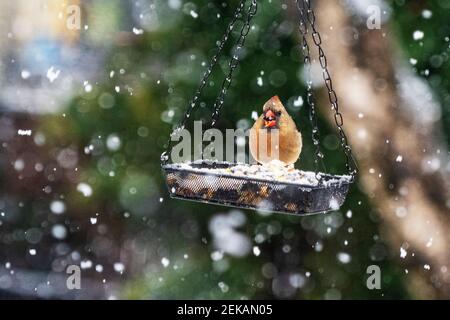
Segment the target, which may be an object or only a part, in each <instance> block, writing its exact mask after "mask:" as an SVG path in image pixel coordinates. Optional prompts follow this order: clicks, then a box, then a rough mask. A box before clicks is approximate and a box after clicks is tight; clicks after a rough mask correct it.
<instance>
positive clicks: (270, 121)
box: [264, 110, 277, 128]
mask: <svg viewBox="0 0 450 320" xmlns="http://www.w3.org/2000/svg"><path fill="white" fill-rule="evenodd" d="M276 125H277V117H276V116H275V113H273V111H272V110H267V111H266V113H265V114H264V127H266V128H272V127H275V126H276Z"/></svg>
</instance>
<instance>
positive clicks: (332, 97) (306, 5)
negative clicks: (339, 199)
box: [301, 0, 358, 178]
mask: <svg viewBox="0 0 450 320" xmlns="http://www.w3.org/2000/svg"><path fill="white" fill-rule="evenodd" d="M301 1H302V3H303V9H304V10H303V12H304V14H303V16H304V17H306V18H307V20H308V22H309V24H310V25H311V31H312V33H311V36H312V39H313V41H314V44H315V45H316V47H317V48H318V50H319V62H320V66H321V67H322V74H323V80H324V81H325V86H326V88H327V90H328V98H329V101H330V104H331V108H332V109H333V110H334V121H335V123H336V126H337V128H338V132H339V137H340V140H341V147H342V150H343V151H344V154H345V158H346V164H345V165H346V167H347V171H348V173H349V174H350V175H351V176H352V177H353V178H355V176H356V174H357V173H358V167H357V164H356V161H355V158H354V157H353V154H352V149H351V147H350V146H349V144H348V139H347V135H346V134H345V132H344V128H343V126H344V118H343V117H342V113H341V112H340V111H339V104H338V98H337V95H336V92H335V91H334V89H333V83H332V80H331V76H330V73H329V71H328V61H327V57H326V56H325V52H324V50H323V48H322V38H321V37H320V33H319V32H318V31H317V28H316V16H315V13H314V10H313V9H312V8H311V1H310V0H301Z"/></svg>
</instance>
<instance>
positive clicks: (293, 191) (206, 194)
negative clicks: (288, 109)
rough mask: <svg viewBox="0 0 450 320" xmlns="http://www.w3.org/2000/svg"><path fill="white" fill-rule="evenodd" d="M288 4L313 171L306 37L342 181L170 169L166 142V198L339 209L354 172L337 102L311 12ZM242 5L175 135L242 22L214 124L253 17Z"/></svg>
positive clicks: (288, 209)
mask: <svg viewBox="0 0 450 320" xmlns="http://www.w3.org/2000/svg"><path fill="white" fill-rule="evenodd" d="M292 1H295V3H296V7H297V9H298V13H299V21H300V22H299V31H300V35H301V38H302V44H301V49H302V53H303V57H304V64H305V67H306V68H307V71H308V74H309V77H310V78H309V79H308V81H307V102H308V105H309V107H310V108H309V119H310V121H311V124H312V127H313V132H312V135H311V136H312V140H313V145H314V146H315V148H316V150H315V164H316V172H317V171H318V165H319V164H320V163H321V164H322V165H323V156H322V152H321V150H320V143H319V139H320V136H319V130H318V126H317V117H316V111H315V99H314V94H313V90H312V82H311V58H310V47H309V44H308V39H307V37H308V35H309V33H310V36H311V38H312V40H313V42H314V44H315V46H316V47H317V48H318V53H319V62H320V65H321V67H322V70H323V78H324V81H325V85H326V87H327V89H328V96H329V100H330V104H331V108H332V109H333V110H334V119H335V122H336V126H337V128H338V133H339V137H340V142H341V147H342V150H343V153H344V154H345V157H346V168H347V170H348V175H331V174H325V173H318V172H317V173H306V172H305V173H302V174H305V175H308V174H309V176H311V174H312V175H313V176H314V179H312V181H313V182H312V183H311V182H309V181H308V183H305V182H304V181H279V180H276V179H267V178H259V177H253V176H246V175H239V174H235V173H233V170H232V169H233V168H234V167H235V166H236V164H234V163H226V162H213V161H208V160H197V161H195V162H193V163H190V164H184V163H172V164H171V163H169V158H170V157H169V152H170V150H171V145H172V140H171V138H170V137H169V141H168V143H167V150H166V151H165V152H164V153H163V154H162V155H161V166H162V169H163V172H164V174H165V177H166V184H167V187H168V189H169V193H170V196H171V197H172V198H177V199H183V200H192V201H198V202H203V203H210V204H219V205H225V206H232V207H238V208H245V209H255V210H261V211H273V212H282V213H290V214H313V213H320V212H328V211H332V210H337V209H339V207H340V206H341V205H342V204H343V203H344V201H345V198H346V195H347V192H348V190H349V187H350V184H351V183H352V182H354V180H355V177H356V174H357V166H356V163H355V160H354V158H353V156H352V152H351V148H350V146H349V145H348V142H347V137H346V135H345V132H344V130H343V118H342V114H341V113H340V112H339V106H338V101H337V96H336V93H335V91H334V89H333V86H332V81H331V77H330V73H329V72H328V67H327V59H326V56H325V53H324V51H323V49H322V46H321V37H320V34H319V32H318V31H317V29H316V25H315V20H316V19H315V14H314V11H313V9H312V8H311V3H310V1H309V0H292ZM246 2H247V1H246V0H241V1H240V3H239V5H238V7H237V9H236V11H235V13H234V16H233V19H232V21H231V22H230V24H229V25H228V28H227V30H226V32H225V34H224V36H223V38H222V40H221V41H220V44H219V46H218V50H217V53H216V54H215V55H214V56H213V58H212V59H211V62H210V65H209V67H208V69H207V70H206V71H205V73H204V75H203V78H202V80H201V82H200V85H199V88H198V89H197V91H196V94H195V96H194V97H193V99H192V100H191V101H190V103H189V105H188V108H187V111H186V114H185V117H184V118H183V120H182V122H181V124H180V125H179V126H178V127H177V128H176V130H175V131H177V130H181V129H184V128H185V125H186V121H187V119H188V118H189V117H190V114H191V112H192V109H193V108H194V107H195V106H196V105H197V103H198V100H199V98H200V96H201V94H202V92H203V89H204V87H205V85H206V83H207V80H208V78H209V77H210V75H211V73H212V69H213V68H214V66H215V65H216V64H217V62H218V59H219V57H220V56H221V54H222V51H223V49H224V46H225V44H226V42H227V41H228V39H229V37H230V35H231V32H232V30H233V29H234V26H235V24H236V22H237V21H239V20H241V19H242V21H243V25H242V28H241V33H240V36H239V39H238V40H237V43H236V45H235V52H234V54H233V55H232V58H231V60H230V62H229V65H228V66H229V72H228V75H227V76H226V77H225V79H224V81H223V83H222V87H221V90H220V92H219V94H218V97H217V99H216V101H215V103H214V107H213V113H212V126H214V125H215V124H216V122H217V120H218V116H219V114H220V109H221V108H222V105H223V103H224V100H225V96H226V94H227V92H228V88H229V87H230V84H231V81H232V76H233V72H234V70H235V69H236V67H237V65H238V63H239V58H238V57H239V54H238V53H239V51H240V50H241V49H242V48H243V46H244V43H245V39H246V37H247V34H248V33H249V31H250V23H251V20H252V19H253V17H254V16H255V15H256V12H257V6H258V4H257V0H251V1H250V4H249V6H248V9H247V11H246V12H243V11H244V9H245V4H246ZM308 25H309V26H310V27H308ZM309 30H311V32H309ZM175 131H174V132H175ZM239 166H241V167H242V166H244V167H245V166H250V165H245V164H239ZM323 167H324V165H323Z"/></svg>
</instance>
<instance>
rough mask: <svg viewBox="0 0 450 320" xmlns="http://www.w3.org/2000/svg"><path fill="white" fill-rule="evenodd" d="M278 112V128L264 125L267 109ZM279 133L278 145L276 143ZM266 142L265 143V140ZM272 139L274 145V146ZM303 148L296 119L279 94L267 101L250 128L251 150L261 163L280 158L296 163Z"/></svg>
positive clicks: (285, 161) (286, 161)
mask: <svg viewBox="0 0 450 320" xmlns="http://www.w3.org/2000/svg"><path fill="white" fill-rule="evenodd" d="M269 109H270V110H272V111H274V112H278V113H279V114H280V115H279V117H278V118H277V129H278V130H275V129H267V128H265V127H264V114H265V112H266V111H267V110H269ZM277 133H278V142H279V143H278V146H277V145H276V144H275V141H276V134H277ZM263 139H265V140H266V144H265V145H264V140H263ZM272 140H274V145H273V146H272ZM301 150H302V136H301V134H300V132H299V131H298V130H297V127H296V125H295V122H294V120H292V118H291V116H290V115H289V113H288V112H287V111H286V109H285V108H284V106H283V104H282V103H281V101H280V99H279V98H278V96H275V97H273V98H271V99H270V100H269V101H267V102H266V104H265V105H264V108H263V115H261V116H260V117H259V118H258V119H257V120H256V122H255V124H254V125H253V127H252V129H251V130H250V152H251V154H252V156H253V158H254V159H255V160H256V161H258V162H259V163H262V164H265V163H269V162H270V161H272V160H280V161H283V162H284V163H286V164H293V163H295V162H296V161H297V160H298V158H299V157H300V153H301Z"/></svg>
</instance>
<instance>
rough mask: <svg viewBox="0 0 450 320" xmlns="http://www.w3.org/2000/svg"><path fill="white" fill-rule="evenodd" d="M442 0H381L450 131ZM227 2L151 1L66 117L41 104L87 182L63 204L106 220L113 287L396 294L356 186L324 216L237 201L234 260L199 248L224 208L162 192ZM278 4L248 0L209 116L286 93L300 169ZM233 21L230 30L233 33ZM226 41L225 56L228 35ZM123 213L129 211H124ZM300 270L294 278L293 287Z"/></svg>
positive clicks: (400, 293)
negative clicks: (238, 247) (112, 250)
mask: <svg viewBox="0 0 450 320" xmlns="http://www.w3.org/2000/svg"><path fill="white" fill-rule="evenodd" d="M169 2H170V1H169ZM444 2H445V1H444ZM444 2H443V1H432V2H426V1H392V8H393V10H394V11H393V17H392V20H391V24H392V26H393V27H394V30H395V33H396V34H395V37H396V38H397V39H398V42H399V43H400V44H401V48H402V49H403V50H404V51H405V52H406V55H407V56H410V57H414V58H416V59H418V63H417V65H416V66H415V68H416V70H417V72H419V73H422V72H423V70H427V69H428V70H430V73H429V74H427V75H424V78H426V79H427V80H429V83H430V84H431V85H432V87H433V89H434V90H435V93H436V96H437V97H438V98H439V99H440V101H441V103H442V104H443V105H444V106H445V108H443V118H444V120H445V121H444V123H445V126H446V130H447V132H449V130H450V127H449V125H450V124H449V111H448V107H449V104H450V96H449V95H448V92H447V91H448V85H449V81H450V79H449V76H448V75H449V74H450V72H449V69H448V68H449V64H448V63H446V61H447V60H448V46H449V42H448V38H447V39H446V37H447V36H448V35H449V26H448V17H449V16H448V10H442V9H441V8H442V6H443V4H442V3H444ZM236 4H237V1H227V2H222V1H200V0H193V1H190V2H188V3H187V2H183V3H182V4H181V7H180V8H179V9H176V10H175V9H171V8H170V7H169V6H168V2H167V1H158V0H156V1H154V5H155V12H156V13H157V14H158V21H159V24H158V25H156V26H155V25H152V24H150V27H149V28H153V29H152V30H153V31H151V32H145V33H144V34H143V35H135V34H133V33H131V32H129V33H128V34H127V35H125V36H123V37H125V40H124V39H120V40H121V41H119V40H117V39H116V41H114V42H113V45H112V47H110V48H108V52H110V54H109V56H108V57H107V59H105V62H104V67H103V72H102V74H99V76H98V83H95V85H94V86H93V90H92V91H90V92H81V93H80V95H79V96H78V97H77V98H76V99H74V100H73V101H72V102H71V104H70V106H68V109H67V112H66V117H65V118H63V117H61V116H60V115H58V116H49V117H48V118H47V119H46V120H45V121H44V122H43V124H42V127H41V130H42V131H43V132H45V134H46V136H47V137H48V139H50V140H54V141H50V142H49V144H52V143H53V144H55V145H76V146H77V148H78V149H79V152H80V154H82V159H81V167H80V168H79V170H80V172H79V175H80V177H79V179H80V181H87V182H88V183H89V184H90V185H91V186H92V188H93V190H94V193H93V196H92V197H91V198H89V199H88V200H85V199H81V197H79V195H78V194H77V193H76V191H70V190H67V193H68V196H67V199H68V200H67V201H68V206H69V208H71V209H69V211H70V210H71V211H72V212H78V213H77V214H80V215H83V214H85V215H86V219H87V218H88V217H89V216H90V215H92V213H93V212H94V211H95V212H100V213H101V214H103V215H107V216H108V217H111V219H116V220H118V222H117V223H118V224H119V225H120V227H119V228H118V229H117V230H116V231H115V232H116V234H115V236H114V238H115V239H114V241H115V242H116V243H117V245H118V246H121V250H122V251H125V252H128V253H126V254H125V256H126V257H128V258H129V259H128V260H127V261H124V262H125V264H126V265H127V271H126V272H125V274H124V275H123V276H122V277H121V278H120V279H124V280H126V285H125V288H124V290H123V296H124V297H128V298H272V297H275V298H305V299H309V298H318V299H322V298H346V299H350V298H358V299H365V298H407V297H408V296H409V295H408V293H407V292H406V290H405V288H404V273H405V272H404V270H403V268H402V267H401V265H399V263H398V252H390V251H389V250H388V248H387V247H386V245H385V244H384V243H383V241H382V240H381V239H380V236H379V235H378V222H379V221H378V220H377V215H376V213H375V212H374V211H373V209H372V208H371V206H370V204H369V203H368V201H367V199H366V197H365V196H364V194H363V193H362V192H361V191H360V190H359V189H358V187H357V186H355V187H353V189H352V190H351V193H350V197H349V198H348V201H347V202H346V204H345V205H344V207H343V208H342V209H341V210H340V211H338V212H334V213H331V214H329V215H318V216H311V217H302V218H300V217H293V216H285V215H270V216H262V215H259V214H257V213H255V212H252V211H248V212H245V214H246V217H247V223H246V224H245V227H244V228H243V229H242V232H244V233H245V234H247V235H248V236H249V237H250V238H251V239H252V242H253V245H255V246H258V247H259V249H260V250H261V254H260V255H259V256H255V255H253V254H252V253H250V254H249V255H248V256H247V257H244V258H233V257H231V256H227V255H226V254H225V256H224V257H223V258H222V259H220V260H217V261H214V259H212V258H211V254H212V253H213V252H214V250H215V249H214V245H213V243H212V237H211V234H210V232H209V231H208V222H209V221H210V218H211V217H213V216H214V215H216V214H217V213H220V212H222V213H223V212H227V211H229V209H227V208H223V207H216V206H211V205H201V204H197V203H186V202H180V201H178V200H170V199H169V198H168V197H167V192H166V190H165V186H164V182H163V177H162V174H161V170H160V163H159V156H160V154H161V152H162V151H163V146H164V144H165V143H166V140H167V137H168V135H169V133H170V131H171V129H172V127H173V125H174V124H176V123H177V122H178V121H179V119H180V118H181V117H182V115H183V113H184V111H185V109H186V106H187V104H188V100H189V99H190V97H191V96H192V94H193V92H194V91H195V89H196V85H197V84H198V81H199V79H200V77H201V74H202V73H203V71H204V70H205V66H204V62H207V61H208V60H209V57H211V56H212V54H213V53H214V52H215V50H216V47H215V42H216V41H217V40H218V39H220V37H221V35H222V34H223V32H224V30H225V27H226V24H227V23H228V21H230V19H231V15H232V12H233V11H234V8H235V5H236ZM424 8H426V9H429V10H431V11H432V13H433V17H432V19H428V20H424V19H421V18H420V15H421V12H422V10H423V9H424ZM109 10H110V11H108V12H109V14H111V15H112V16H115V17H116V18H115V19H116V20H117V21H122V23H123V24H124V25H123V26H121V28H124V29H125V28H127V30H126V31H130V30H129V25H130V24H129V12H127V11H125V10H123V8H122V7H121V6H120V5H117V6H116V7H113V8H110V9H109ZM87 11H89V10H88V9H87ZM192 12H195V13H197V14H198V18H196V19H195V18H194V17H193V15H192ZM286 15H287V13H286V11H285V10H284V9H283V8H282V6H281V5H280V2H279V1H271V2H270V1H264V3H263V4H262V5H260V7H259V14H258V15H257V18H256V21H255V28H254V29H252V31H251V33H250V36H249V39H248V42H247V43H246V49H245V54H244V56H243V58H242V63H241V65H240V67H239V68H238V70H237V72H236V73H235V78H234V80H233V84H232V87H231V90H230V94H229V96H228V98H227V100H226V102H225V105H224V108H223V110H222V117H221V121H220V124H219V127H220V128H222V129H223V128H234V127H236V126H238V125H239V126H244V127H245V126H247V127H248V126H249V125H251V123H252V120H251V113H252V111H258V112H259V111H260V109H261V107H262V105H263V103H264V102H265V101H266V100H267V99H268V98H270V97H271V96H273V95H275V94H277V95H279V96H280V97H282V100H283V101H287V105H288V107H289V109H290V110H291V112H292V114H293V115H294V117H295V118H296V121H297V123H298V126H299V128H301V130H302V131H303V132H304V135H305V140H307V141H305V142H306V146H305V149H304V152H303V154H302V157H301V161H300V164H299V167H302V168H305V167H306V168H312V161H311V158H312V153H311V144H310V142H309V141H308V140H309V136H310V130H311V128H310V125H309V122H308V120H307V107H306V106H302V107H301V108H296V107H294V105H293V101H294V100H296V99H297V97H298V96H303V97H305V88H304V85H303V82H302V81H301V79H300V74H301V71H302V64H301V58H300V52H299V47H298V46H297V44H298V38H297V29H296V25H295V24H294V23H293V22H292V21H290V20H287V19H286ZM415 29H421V30H423V31H424V32H425V35H426V37H425V39H424V41H423V45H420V44H419V43H418V42H413V41H412V40H411V39H412V33H413V32H414V30H415ZM237 33H238V30H234V32H233V34H234V37H233V40H235V39H236V35H237ZM85 41H89V39H85ZM226 52H227V54H226V57H229V54H230V52H231V47H228V48H227V50H226ZM329 54H332V53H329ZM226 66H227V61H226V59H225V58H224V59H222V60H221V61H220V68H218V70H216V72H215V73H214V74H213V76H212V78H211V81H210V84H209V86H208V88H207V90H206V91H205V95H204V98H203V99H202V101H201V102H202V103H201V106H200V107H199V108H198V111H197V112H196V113H195V115H193V116H192V118H194V119H200V118H202V119H204V120H205V121H206V122H207V121H208V119H209V114H210V112H211V105H212V103H213V101H214V98H215V95H216V94H217V91H218V88H219V85H220V84H221V81H222V80H221V79H222V78H223V74H224V70H225V69H226ZM112 72H114V74H113V73H112ZM258 77H261V78H262V81H263V85H262V86H259V85H258V81H257V78H258ZM322 120H323V119H321V121H320V123H321V124H320V127H321V131H322V146H323V149H324V152H325V156H326V163H327V166H328V167H329V169H330V171H332V172H342V170H343V168H344V166H343V157H342V155H341V153H340V152H339V151H338V150H339V149H338V140H337V139H336V137H335V135H334V128H331V127H329V126H328V125H327V124H326V123H325V121H322ZM113 136H117V137H119V139H120V145H121V146H120V148H119V149H118V150H117V151H116V150H111V149H108V147H107V141H108V137H110V138H111V137H113ZM447 137H448V136H447ZM90 145H92V146H93V150H92V151H91V152H88V154H86V153H85V152H84V149H85V148H86V147H87V148H89V146H90ZM71 190H74V188H72V189H71ZM71 192H72V193H71ZM348 212H351V213H352V214H351V218H349V217H350V213H348ZM127 213H129V215H130V217H129V218H127V219H125V218H123V216H124V214H127ZM107 219H109V218H104V220H107ZM257 235H262V239H263V240H261V237H257ZM71 236H73V235H71ZM256 239H258V241H259V242H258V243H257V240H256ZM143 252H145V254H144V253H143ZM339 253H346V254H348V255H350V257H351V260H350V261H349V262H348V263H342V262H341V261H340V260H339V259H338V257H337V255H338V254H339ZM116 256H117V254H116ZM136 256H137V257H138V258H136ZM94 258H95V257H94ZM163 258H167V259H169V260H170V264H169V265H168V266H167V267H166V268H165V267H164V266H163V265H162V264H161V259H163ZM371 264H377V265H379V266H380V267H381V269H382V270H383V278H382V288H383V289H382V290H373V291H370V290H368V289H367V288H366V278H367V274H366V268H367V267H368V266H369V265H371ZM299 274H300V276H301V277H300V279H303V280H304V281H305V284H303V283H302V285H300V284H299V285H298V286H301V288H299V289H295V288H294V289H292V286H293V282H295V281H296V280H295V279H299V278H298V277H297V278H296V277H295V275H299ZM303 280H302V281H303ZM297 281H298V280H297Z"/></svg>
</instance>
